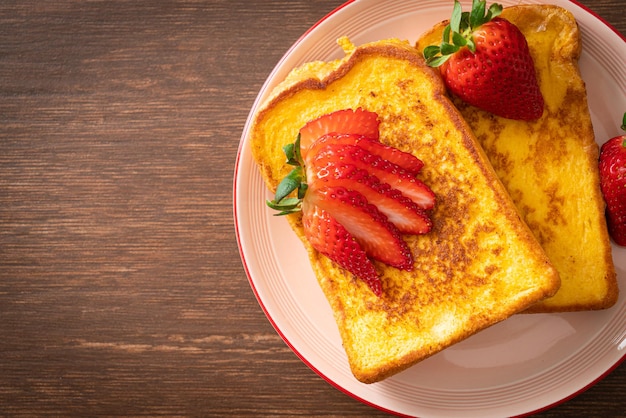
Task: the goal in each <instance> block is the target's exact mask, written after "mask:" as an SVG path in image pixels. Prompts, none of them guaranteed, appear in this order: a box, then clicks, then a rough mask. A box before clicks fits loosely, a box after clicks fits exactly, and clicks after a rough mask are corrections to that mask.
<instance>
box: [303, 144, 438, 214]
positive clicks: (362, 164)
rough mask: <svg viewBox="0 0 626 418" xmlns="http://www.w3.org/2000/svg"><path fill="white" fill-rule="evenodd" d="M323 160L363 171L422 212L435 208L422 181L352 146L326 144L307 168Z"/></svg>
mask: <svg viewBox="0 0 626 418" xmlns="http://www.w3.org/2000/svg"><path fill="white" fill-rule="evenodd" d="M318 159H326V160H330V161H342V162H343V163H345V164H352V165H354V166H356V167H357V168H360V169H364V170H366V171H368V172H369V173H370V174H372V175H374V176H376V177H377V178H378V179H379V180H380V181H381V182H384V183H387V184H389V185H390V186H391V187H393V188H394V189H398V190H399V191H401V192H402V194H404V195H405V196H406V197H408V198H409V199H411V200H412V201H413V202H415V204H417V205H418V206H419V207H420V208H422V209H426V210H428V209H432V208H433V207H434V205H435V194H434V193H433V192H432V190H430V188H429V187H428V186H426V185H425V184H424V183H423V182H422V181H420V180H419V179H417V178H415V176H414V175H412V174H411V173H409V172H408V171H406V170H405V169H403V168H402V167H400V166H398V165H397V164H394V163H392V162H389V161H387V160H384V159H383V158H381V157H380V156H378V155H374V154H372V153H369V152H367V151H366V150H364V149H363V148H361V147H359V146H354V145H333V144H329V145H326V146H324V147H322V148H321V149H319V150H317V153H316V154H315V155H314V156H312V157H310V158H308V160H309V161H308V162H307V164H308V165H318V166H319V164H318V163H316V162H315V160H318Z"/></svg>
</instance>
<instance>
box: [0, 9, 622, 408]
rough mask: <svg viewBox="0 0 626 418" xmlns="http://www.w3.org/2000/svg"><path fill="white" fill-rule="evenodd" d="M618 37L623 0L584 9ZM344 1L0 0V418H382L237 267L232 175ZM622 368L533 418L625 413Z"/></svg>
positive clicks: (240, 266)
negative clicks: (283, 81)
mask: <svg viewBox="0 0 626 418" xmlns="http://www.w3.org/2000/svg"><path fill="white" fill-rule="evenodd" d="M581 1H582V3H584V4H585V5H587V6H588V7H589V8H591V9H592V10H594V11H595V12H596V13H598V14H599V15H600V16H602V17H603V18H604V19H606V20H607V21H608V22H610V23H611V24H613V25H614V26H615V27H616V28H617V29H618V30H619V31H621V33H626V21H625V20H624V15H623V7H622V8H620V7H619V5H620V4H622V5H623V1H622V0H581ZM340 4H341V1H340V0H317V1H310V0H298V1H291V0H276V1H272V2H270V1H249V0H237V1H228V0H206V1H191V0H180V1H171V0H170V1H132V2H131V1H120V0H111V1H81V0H55V1H40V0H36V1H35V0H30V1H26V0H23V1H4V2H2V3H1V4H0V335H1V340H0V416H18V415H22V416H41V415H53V416H68V415H72V416H88V415H168V416H170V415H186V416H189V415H195V416H207V415H216V416H225V415H252V416H268V415H287V416H293V415H304V416H320V415H326V416H332V415H336V416H365V415H367V416H384V415H385V414H384V413H383V412H381V411H378V410H375V409H372V408H371V407H369V406H366V405H364V404H361V403H360V402H358V401H356V400H354V399H352V398H350V397H349V396H347V395H345V394H343V393H342V392H340V391H338V390H336V389H335V388H333V387H332V386H330V385H329V384H328V383H327V382H325V381H324V380H322V379H321V378H319V377H318V376H317V375H316V374H315V373H314V372H313V371H311V370H310V369H309V368H308V367H307V366H306V365H305V364H304V363H302V362H301V361H300V360H299V359H298V358H297V357H296V356H295V355H294V354H293V353H292V352H291V351H290V349H289V348H288V347H287V346H286V345H285V343H284V342H283V341H282V340H281V339H280V337H279V336H278V335H277V333H276V332H275V331H274V329H273V328H272V326H271V325H270V323H269V321H268V320H267V318H266V317H265V316H264V314H263V312H262V310H261V308H260V307H259V305H258V303H257V301H256V300H255V298H254V295H253V293H252V291H251V289H250V286H249V284H248V280H247V278H246V275H245V273H244V270H243V268H242V264H241V261H240V258H239V253H238V248H237V242H236V239H235V232H234V226H233V215H232V211H233V209H232V193H233V188H232V184H233V168H234V162H235V157H236V153H237V147H238V144H239V139H240V135H241V132H242V129H243V126H244V123H245V120H246V117H247V116H248V112H249V110H250V108H251V106H252V103H253V101H254V99H255V97H256V94H257V92H258V91H259V89H260V87H261V85H262V83H263V82H264V80H265V78H266V77H267V76H268V74H269V72H270V71H271V69H272V68H273V67H274V65H275V64H276V63H277V62H278V60H279V59H280V57H281V56H282V55H283V53H284V52H285V51H286V50H287V49H288V48H289V46H290V45H291V44H292V43H293V42H294V41H296V39H297V38H298V37H299V36H300V35H301V34H302V33H303V32H304V31H306V30H307V29H308V28H309V27H310V26H311V25H312V24H314V23H315V22H316V21H317V20H318V19H320V18H322V17H323V16H324V15H326V14H327V13H328V12H330V11H331V10H333V9H334V8H335V7H337V6H339V5H340ZM625 392H626V366H624V365H621V366H620V367H618V368H617V369H616V370H614V371H613V372H612V373H611V374H610V375H609V376H608V377H606V378H605V379H604V380H603V381H601V382H600V383H598V384H597V385H595V386H594V387H592V388H591V389H589V390H588V391H587V392H585V393H583V394H581V395H579V396H577V397H576V398H574V399H572V400H569V401H567V402H566V403H564V404H562V405H560V406H558V407H557V408H555V409H553V410H551V411H547V412H545V413H543V414H542V415H543V416H547V417H548V416H549V417H553V416H554V417H556V416H580V415H585V416H604V417H610V416H618V415H619V414H621V413H624V411H625V410H626V402H625V398H624V393H625Z"/></svg>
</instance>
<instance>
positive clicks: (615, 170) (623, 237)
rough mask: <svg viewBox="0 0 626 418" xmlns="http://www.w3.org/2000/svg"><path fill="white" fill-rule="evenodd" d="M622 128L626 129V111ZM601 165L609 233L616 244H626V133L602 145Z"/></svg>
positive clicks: (601, 183) (602, 187)
mask: <svg viewBox="0 0 626 418" xmlns="http://www.w3.org/2000/svg"><path fill="white" fill-rule="evenodd" d="M622 129H623V130H626V113H624V117H623V120H622ZM599 166H600V187H601V189H602V194H603V195H604V200H605V201H606V217H607V223H608V227H609V233H610V234H611V237H612V238H613V241H615V243H616V244H618V245H623V246H626V135H620V136H616V137H614V138H611V139H609V140H608V141H607V142H605V143H604V145H602V147H601V148H600V164H599Z"/></svg>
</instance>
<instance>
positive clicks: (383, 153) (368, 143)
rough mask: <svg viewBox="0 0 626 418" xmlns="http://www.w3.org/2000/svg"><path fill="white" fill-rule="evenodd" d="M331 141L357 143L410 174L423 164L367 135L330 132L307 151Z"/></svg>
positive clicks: (313, 151)
mask: <svg viewBox="0 0 626 418" xmlns="http://www.w3.org/2000/svg"><path fill="white" fill-rule="evenodd" d="M329 142H332V143H334V144H343V145H357V146H359V147H361V148H363V149H365V150H366V151H368V152H370V153H372V154H376V155H378V156H379V157H381V158H382V159H384V160H387V161H390V162H392V163H394V164H397V165H399V166H400V167H402V168H404V169H405V170H407V171H408V172H410V173H411V174H414V175H415V174H417V173H419V171H420V170H421V169H422V167H423V166H424V163H423V162H422V160H420V159H419V158H417V157H416V156H414V155H413V154H410V153H408V152H404V151H400V150H399V149H398V148H394V147H390V146H388V145H385V144H383V143H381V142H379V141H377V140H373V139H370V138H368V137H365V136H362V135H357V134H338V133H331V134H326V135H323V136H321V137H320V138H319V139H317V140H316V141H315V142H314V143H312V144H311V145H310V146H309V149H308V151H309V152H310V153H311V154H312V155H315V154H316V153H317V152H318V150H319V149H320V148H322V147H323V146H324V145H326V144H328V143H329ZM302 155H303V156H304V157H305V159H306V155H308V153H307V154H305V153H304V152H303V154H302Z"/></svg>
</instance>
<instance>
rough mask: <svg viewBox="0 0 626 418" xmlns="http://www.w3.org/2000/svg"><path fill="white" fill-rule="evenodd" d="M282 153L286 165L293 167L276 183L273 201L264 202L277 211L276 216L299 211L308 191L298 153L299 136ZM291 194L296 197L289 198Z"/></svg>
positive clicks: (299, 152)
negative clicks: (294, 193)
mask: <svg viewBox="0 0 626 418" xmlns="http://www.w3.org/2000/svg"><path fill="white" fill-rule="evenodd" d="M283 152H284V153H285V156H286V157H287V160H286V163H287V164H289V165H292V166H295V167H294V168H293V170H291V171H290V172H289V174H287V176H285V178H283V179H282V180H281V182H280V183H278V187H276V193H275V194H274V199H273V200H268V201H266V204H267V206H269V207H270V208H272V209H274V210H277V211H279V212H278V213H276V216H280V215H288V214H290V213H294V212H298V211H300V210H301V207H302V199H304V196H305V194H306V191H307V189H308V185H307V183H306V172H305V170H304V161H303V160H302V153H301V151H300V135H299V134H298V137H297V138H296V141H295V142H294V143H293V144H287V145H285V146H284V147H283ZM293 192H296V197H289V196H290V195H291V194H292V193H293Z"/></svg>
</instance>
